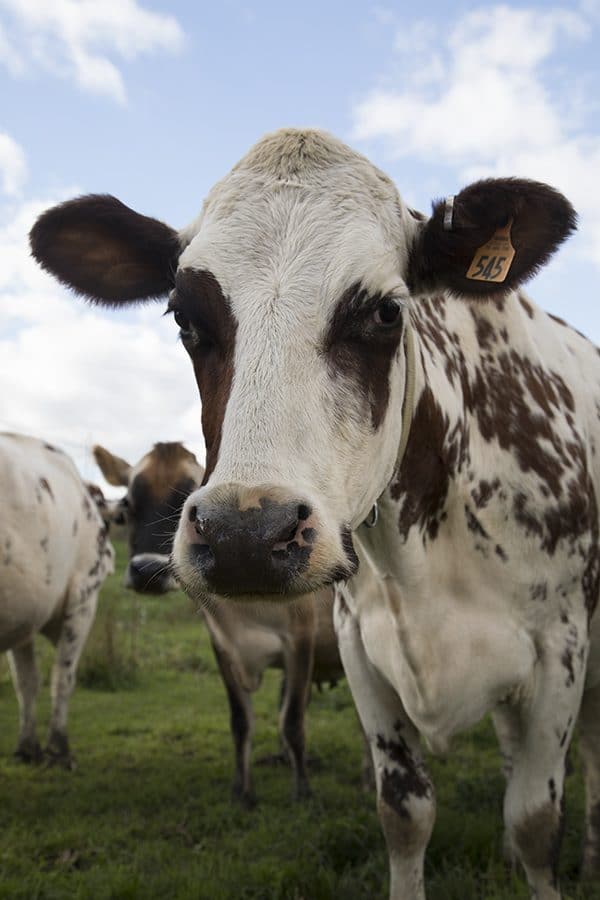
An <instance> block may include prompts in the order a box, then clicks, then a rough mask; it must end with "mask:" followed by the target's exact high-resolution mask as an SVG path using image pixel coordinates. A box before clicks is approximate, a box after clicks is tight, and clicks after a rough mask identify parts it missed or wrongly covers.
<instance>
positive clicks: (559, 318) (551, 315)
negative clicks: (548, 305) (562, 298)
mask: <svg viewBox="0 0 600 900" xmlns="http://www.w3.org/2000/svg"><path fill="white" fill-rule="evenodd" d="M548 315H549V316H550V318H551V319H552V320H553V321H554V322H556V323H557V325H562V326H563V328H570V325H568V324H567V323H566V322H565V320H564V319H561V317H560V316H554V315H553V314H552V313H548Z"/></svg>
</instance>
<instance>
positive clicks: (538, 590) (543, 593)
mask: <svg viewBox="0 0 600 900" xmlns="http://www.w3.org/2000/svg"><path fill="white" fill-rule="evenodd" d="M529 596H530V597H531V599H532V600H539V601H540V602H542V603H543V602H544V601H545V600H546V598H547V597H548V583H547V582H546V581H537V582H535V583H534V584H532V585H531V587H530V588H529Z"/></svg>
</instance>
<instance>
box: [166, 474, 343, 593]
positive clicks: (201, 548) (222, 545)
mask: <svg viewBox="0 0 600 900" xmlns="http://www.w3.org/2000/svg"><path fill="white" fill-rule="evenodd" d="M335 538H337V539H335ZM350 556H351V557H352V556H353V554H351V555H350ZM173 557H174V565H175V568H176V570H177V574H178V576H179V578H180V579H181V580H182V582H183V584H184V586H185V587H186V589H187V590H188V591H189V592H190V593H196V592H200V593H202V592H209V593H211V594H220V595H225V596H234V597H238V598H239V597H242V596H243V595H251V596H254V597H255V596H257V595H265V594H297V593H302V592H305V591H307V590H313V589H315V588H317V587H321V586H322V585H324V584H328V583H331V582H332V581H334V580H338V579H339V578H348V577H350V575H352V574H353V573H354V571H355V568H356V558H355V557H354V558H349V556H348V554H347V552H346V550H345V549H344V541H343V539H342V538H341V537H340V536H339V535H337V536H334V539H333V540H331V537H329V539H328V536H327V529H325V528H323V525H322V522H321V520H320V518H319V515H318V514H317V513H316V512H315V510H314V509H313V505H312V503H311V502H310V501H308V500H306V499H305V498H303V497H298V496H294V495H292V494H290V492H289V490H287V489H285V488H281V487H277V486H273V485H262V486H260V487H252V488H248V487H245V486H242V485H237V484H228V485H218V486H217V487H215V488H213V489H209V488H203V489H200V490H199V491H197V492H195V493H194V494H192V495H191V496H190V497H189V498H188V499H187V501H186V503H185V505H184V507H183V510H182V518H181V522H180V525H179V529H178V532H177V535H176V538H175V543H174V552H173Z"/></svg>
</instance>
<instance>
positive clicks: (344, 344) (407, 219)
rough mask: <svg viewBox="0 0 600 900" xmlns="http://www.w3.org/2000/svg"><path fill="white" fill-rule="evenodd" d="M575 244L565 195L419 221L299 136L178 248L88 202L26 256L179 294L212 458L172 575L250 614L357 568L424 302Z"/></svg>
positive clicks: (251, 171)
mask: <svg viewBox="0 0 600 900" xmlns="http://www.w3.org/2000/svg"><path fill="white" fill-rule="evenodd" d="M506 226H508V227H510V228H511V229H512V232H511V239H512V244H513V246H514V247H515V249H516V254H515V257H514V260H513V261H512V264H511V265H510V268H509V271H508V274H506V273H505V277H504V280H503V281H502V282H501V283H497V282H496V281H493V280H491V281H486V280H484V281H481V280H479V281H477V280H471V279H470V278H467V277H466V273H467V271H468V270H469V267H470V266H471V265H472V263H473V260H474V258H475V255H476V253H477V251H478V249H481V248H482V246H483V245H485V244H486V242H488V241H489V240H490V239H491V238H492V236H493V235H494V234H495V233H496V232H497V230H498V229H499V228H502V227H506ZM573 228H574V212H573V210H572V208H571V207H570V205H569V204H568V202H567V201H566V200H565V199H564V197H562V196H561V195H560V194H558V193H557V192H556V191H554V190H553V189H552V188H549V187H547V186H545V185H542V184H539V183H537V182H530V181H523V180H516V179H501V180H488V181H482V182H478V183H476V184H474V185H471V186H470V187H467V188H465V189H464V190H463V191H461V193H459V194H458V195H457V196H456V197H455V198H454V200H453V204H448V203H444V202H440V203H437V204H435V205H434V208H433V214H432V216H431V217H430V218H429V219H426V218H425V217H424V216H421V215H419V214H415V213H414V212H412V211H411V210H410V209H409V208H408V207H407V206H406V205H405V204H404V203H403V201H402V200H401V198H400V197H399V195H398V193H397V191H396V188H395V187H394V185H393V184H392V182H391V181H390V180H389V179H388V178H387V177H386V176H385V175H384V174H382V173H381V172H380V171H379V170H378V169H376V168H375V167H374V166H373V165H372V164H371V163H369V162H368V161H367V160H366V159H365V158H364V157H362V156H360V155H358V154H357V153H355V152H353V151H352V150H350V149H349V148H347V147H346V146H345V145H343V144H342V143H340V142H339V141H337V140H335V139H334V138H332V137H330V136H329V135H327V134H324V133H322V132H318V131H310V130H292V129H290V130H283V131H279V132H276V133H274V134H272V135H268V136H267V137H265V138H264V139H263V140H261V141H260V142H259V143H258V144H257V145H256V146H255V147H254V148H253V149H252V150H250V152H249V153H248V155H247V156H246V157H244V158H243V159H242V160H241V162H240V163H238V165H237V166H235V168H234V169H233V170H232V172H231V173H230V174H229V175H228V176H227V177H226V178H225V179H224V180H223V181H221V182H219V183H218V184H217V185H216V186H215V187H214V188H213V190H212V191H211V193H210V194H209V196H208V198H207V200H206V202H205V204H204V207H203V210H202V212H201V214H200V216H199V217H198V219H196V220H195V221H194V222H193V223H192V224H191V225H190V226H189V227H187V228H185V229H183V230H182V231H180V232H176V231H174V230H172V229H170V228H169V227H167V226H166V225H164V224H162V223H160V222H157V221H156V220H153V219H148V218H146V217H144V216H140V215H139V214H137V213H134V212H133V211H132V210H129V209H128V208H127V207H125V206H123V205H122V204H121V203H119V202H118V201H117V200H115V199H114V198H111V197H99V196H92V197H83V198H80V199H78V200H73V201H71V202H68V203H65V204H62V205H61V206H58V207H56V208H54V209H51V210H49V211H48V212H46V213H44V214H43V215H42V216H41V218H40V219H39V220H38V222H37V224H36V225H35V227H34V229H33V231H32V234H31V242H32V248H33V253H34V255H35V257H36V259H38V261H39V262H40V263H41V264H42V265H43V266H44V267H46V268H47V269H49V270H50V271H51V272H52V273H54V274H55V275H56V276H57V277H58V278H59V279H61V280H62V281H63V282H65V283H66V284H68V285H70V286H71V287H73V288H74V289H75V290H77V291H79V292H80V293H82V294H84V296H86V297H87V298H88V299H90V300H91V301H93V302H97V303H101V304H109V305H119V304H123V303H128V302H136V301H142V300H146V299H149V298H152V297H157V296H159V295H161V294H164V293H165V292H167V291H168V292H169V306H168V308H169V310H170V311H171V312H172V313H173V317H174V319H175V322H176V324H177V326H178V328H179V330H180V334H181V340H182V343H183V345H184V347H185V349H186V351H187V353H188V354H189V356H190V359H191V362H192V365H193V368H194V372H195V375H196V380H197V383H198V387H199V390H200V395H201V399H202V424H203V430H204V436H205V440H206V446H207V470H206V476H205V483H204V485H203V486H202V487H201V488H200V489H199V490H197V491H195V492H194V493H193V494H192V495H191V496H190V497H189V498H188V500H187V501H186V503H185V505H184V508H183V512H182V518H181V522H180V525H179V528H178V532H177V535H176V538H175V543H174V560H175V564H176V567H177V571H178V574H179V576H180V578H181V580H182V581H183V583H184V584H185V585H186V587H187V589H188V590H189V591H190V592H191V593H194V594H197V595H199V596H202V595H203V594H205V593H210V592H216V593H218V594H227V595H235V596H238V597H242V596H244V595H254V594H257V593H260V594H281V593H292V594H293V593H299V592H305V591H309V590H312V589H314V588H317V587H319V586H321V585H323V584H326V583H329V582H332V581H335V580H339V579H344V578H347V577H349V576H350V575H352V574H353V572H354V571H355V569H356V567H357V558H356V554H355V552H354V549H353V545H352V538H351V534H352V531H353V530H354V529H355V528H356V527H357V526H358V525H359V524H360V523H361V522H362V521H363V519H364V518H365V517H366V516H367V514H368V512H369V510H370V508H371V506H372V505H373V503H374V501H375V500H376V498H377V497H378V496H379V495H380V494H381V493H382V491H383V490H384V489H385V487H386V485H387V484H388V483H389V481H390V478H391V476H392V474H393V471H394V467H395V464H396V459H397V452H398V446H399V442H400V437H401V430H402V415H401V410H402V402H403V396H404V389H405V380H406V354H405V343H404V340H403V335H404V333H405V331H406V328H407V323H408V322H409V319H410V309H411V304H413V303H418V299H419V295H420V294H423V293H427V292H429V293H430V292H432V291H441V290H448V291H451V292H453V293H455V294H460V295H464V296H471V297H473V296H475V297H479V298H484V297H494V296H500V295H502V294H504V293H506V292H507V291H509V290H511V289H512V288H514V287H515V286H517V285H518V284H520V283H521V282H522V281H523V280H524V279H525V278H527V277H528V276H529V275H531V274H532V272H534V271H535V269H536V268H537V267H538V266H540V265H541V264H542V263H543V262H544V261H545V260H546V259H547V258H548V256H549V255H550V254H551V253H552V252H553V251H554V250H555V249H556V247H557V246H558V244H559V243H560V242H561V241H562V240H563V239H564V238H565V237H566V236H567V235H568V234H569V232H570V231H571V230H572V229H573ZM490 275H491V276H493V275H494V271H492V270H491V271H490Z"/></svg>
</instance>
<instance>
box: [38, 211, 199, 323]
mask: <svg viewBox="0 0 600 900" xmlns="http://www.w3.org/2000/svg"><path fill="white" fill-rule="evenodd" d="M29 240H30V243H31V252H32V254H33V256H34V257H35V259H36V260H37V261H38V262H39V264H40V265H41V266H42V267H43V268H44V269H46V270H47V271H48V272H50V273H51V274H52V275H54V276H55V277H56V278H58V280H59V281H61V282H62V283H63V284H65V285H67V286H68V287H71V288H73V289H74V290H76V291H78V292H79V293H80V294H83V296H84V297H86V298H87V299H88V300H91V301H92V302H94V303H100V304H102V305H104V306H116V305H118V304H120V303H131V302H135V301H143V300H150V299H152V298H156V297H160V296H162V295H164V294H166V293H167V292H168V291H169V290H170V289H171V288H172V287H173V283H174V277H175V272H176V270H177V260H178V258H179V254H180V253H181V250H182V249H183V248H182V246H181V243H180V240H179V235H178V233H177V232H176V231H175V230H174V229H173V228H170V227H169V226H168V225H165V224H164V222H159V221H158V219H152V218H149V217H148V216H142V215H140V213H136V212H134V211H133V210H132V209H129V207H128V206H125V204H124V203H121V202H120V201H119V200H117V199H116V198H115V197H111V196H110V195H108V194H90V195H88V196H87V197H79V198H77V199H75V200H68V201H67V202H66V203H61V204H60V205H59V206H54V207H52V208H51V209H48V210H46V212H44V213H42V215H41V216H40V217H39V219H38V220H37V222H36V223H35V225H34V226H33V228H32V229H31V232H30V235H29Z"/></svg>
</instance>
